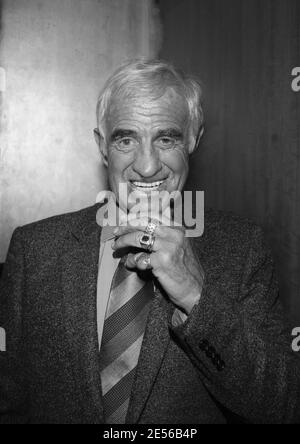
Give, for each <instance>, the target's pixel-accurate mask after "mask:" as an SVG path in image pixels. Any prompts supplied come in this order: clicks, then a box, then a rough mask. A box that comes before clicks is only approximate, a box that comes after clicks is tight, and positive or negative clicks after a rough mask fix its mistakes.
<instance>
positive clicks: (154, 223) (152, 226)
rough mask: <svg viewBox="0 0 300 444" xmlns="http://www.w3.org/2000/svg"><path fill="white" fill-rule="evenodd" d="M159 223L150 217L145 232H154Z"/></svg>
mask: <svg viewBox="0 0 300 444" xmlns="http://www.w3.org/2000/svg"><path fill="white" fill-rule="evenodd" d="M158 225H159V222H158V221H157V220H155V219H150V220H149V223H148V225H147V227H146V233H147V234H154V232H155V230H156V228H157V226H158Z"/></svg>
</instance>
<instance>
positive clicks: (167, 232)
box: [113, 219, 204, 314]
mask: <svg viewBox="0 0 300 444" xmlns="http://www.w3.org/2000/svg"><path fill="white" fill-rule="evenodd" d="M146 225H147V220H145V219H144V220H143V219H141V220H140V221H139V225H138V226H137V225H136V223H135V226H130V225H129V226H126V227H119V228H118V231H116V233H115V234H116V240H115V242H114V244H113V249H114V250H119V249H120V248H125V247H129V246H132V247H136V248H141V250H142V247H141V244H140V239H141V237H142V236H143V234H144V231H145V229H146ZM154 236H155V242H154V245H153V252H152V253H149V252H145V251H144V252H141V253H137V254H129V255H128V258H127V261H126V264H125V265H126V267H128V268H131V269H134V268H138V269H140V270H145V269H147V268H149V261H148V258H149V255H150V267H151V269H152V272H153V275H154V276H155V277H156V278H157V279H158V281H159V283H160V284H161V285H162V287H163V289H164V290H165V292H166V293H167V294H168V296H169V298H170V300H171V301H172V302H173V303H174V304H175V305H177V306H178V307H179V308H181V309H182V310H183V311H184V312H185V313H186V314H190V312H191V311H192V308H193V307H194V305H195V304H196V303H198V302H199V299H200V296H201V292H202V288H203V282H204V271H203V268H202V266H201V264H200V262H199V261H198V259H197V257H196V256H195V254H194V252H193V250H192V247H191V244H190V240H189V239H188V238H186V237H185V233H184V229H183V228H182V227H180V228H177V227H176V228H174V227H169V226H162V225H159V226H157V228H156V230H155V233H154Z"/></svg>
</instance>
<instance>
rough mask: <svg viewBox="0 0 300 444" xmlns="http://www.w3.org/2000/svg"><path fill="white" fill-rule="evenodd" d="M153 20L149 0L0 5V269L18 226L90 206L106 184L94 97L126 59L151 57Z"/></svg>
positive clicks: (16, 0)
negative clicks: (0, 77) (1, 83)
mask: <svg viewBox="0 0 300 444" xmlns="http://www.w3.org/2000/svg"><path fill="white" fill-rule="evenodd" d="M156 19H157V17H156V15H155V10H154V9H153V7H152V1H151V0H51V1H49V0H4V1H2V30H1V31H2V32H1V34H2V40H1V50H0V66H1V67H2V68H4V69H5V73H6V90H5V91H4V92H2V93H1V92H0V100H1V101H0V104H1V127H0V128H1V135H0V262H1V260H2V261H3V259H4V257H5V255H6V251H7V246H8V242H9V239H10V236H11V233H12V230H13V229H14V228H15V227H16V226H18V225H21V224H25V223H28V222H31V221H34V220H38V219H42V218H44V217H47V216H50V215H54V214H57V213H61V212H67V211H71V210H75V209H79V208H81V207H84V206H88V205H90V204H93V203H94V201H95V198H96V195H97V193H98V191H99V190H100V189H101V188H103V187H104V186H105V185H104V184H105V179H104V172H103V169H102V167H101V165H100V160H99V157H98V152H97V147H96V144H95V142H94V138H93V132H92V131H93V128H94V126H95V123H96V118H95V106H96V100H97V96H98V93H99V91H100V89H101V86H102V84H103V81H104V80H105V78H106V77H107V76H108V74H109V73H110V72H111V71H112V70H113V69H114V68H115V67H116V66H118V65H119V64H120V63H121V62H123V61H124V60H125V59H127V58H133V57H136V56H138V55H144V56H148V55H153V54H154V53H155V51H156V47H157V45H158V44H159V39H158V30H157V27H156ZM2 72H3V71H2Z"/></svg>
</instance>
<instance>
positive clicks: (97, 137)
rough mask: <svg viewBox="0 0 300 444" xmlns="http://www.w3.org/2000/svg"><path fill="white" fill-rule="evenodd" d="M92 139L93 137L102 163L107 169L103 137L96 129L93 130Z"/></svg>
mask: <svg viewBox="0 0 300 444" xmlns="http://www.w3.org/2000/svg"><path fill="white" fill-rule="evenodd" d="M94 137H95V140H96V143H97V145H98V147H99V151H100V154H101V157H102V160H103V163H104V165H105V166H106V167H107V165H108V160H107V149H106V143H105V140H104V137H103V136H102V134H101V133H100V131H99V130H98V128H95V129H94Z"/></svg>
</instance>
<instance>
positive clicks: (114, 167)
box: [108, 150, 131, 180]
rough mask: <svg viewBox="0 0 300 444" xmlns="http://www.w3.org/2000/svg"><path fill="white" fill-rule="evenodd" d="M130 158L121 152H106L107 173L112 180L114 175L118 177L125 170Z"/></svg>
mask: <svg viewBox="0 0 300 444" xmlns="http://www.w3.org/2000/svg"><path fill="white" fill-rule="evenodd" d="M130 163H131V160H130V159H129V156H128V155H127V156H126V155H125V154H121V153H119V152H116V151H113V150H111V151H109V153H108V174H109V176H110V179H112V180H114V178H115V177H118V179H119V177H120V176H121V175H122V173H123V172H124V171H125V170H126V168H127V167H128V166H129V165H130Z"/></svg>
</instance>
